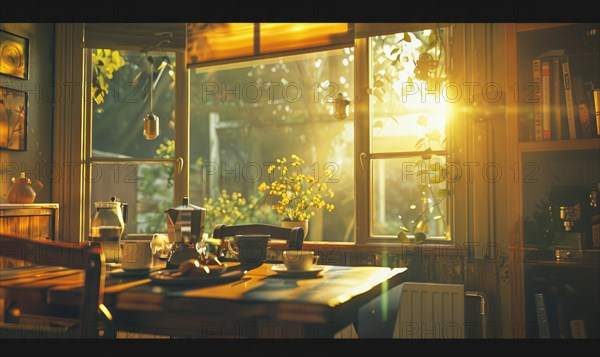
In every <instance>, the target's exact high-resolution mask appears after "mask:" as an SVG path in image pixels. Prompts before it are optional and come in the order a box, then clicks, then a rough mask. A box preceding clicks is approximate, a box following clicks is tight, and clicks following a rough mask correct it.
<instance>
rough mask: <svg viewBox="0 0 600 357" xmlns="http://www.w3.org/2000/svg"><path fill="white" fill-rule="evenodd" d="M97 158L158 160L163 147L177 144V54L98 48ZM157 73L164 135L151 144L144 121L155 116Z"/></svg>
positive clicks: (157, 108) (95, 100)
mask: <svg viewBox="0 0 600 357" xmlns="http://www.w3.org/2000/svg"><path fill="white" fill-rule="evenodd" d="M91 51H92V63H93V66H94V77H93V84H92V88H93V90H92V91H93V93H92V96H93V98H92V99H90V101H91V102H92V147H93V153H92V156H93V157H115V156H126V157H136V158H153V157H154V156H155V153H156V150H157V149H158V148H159V145H160V144H161V143H163V144H164V143H167V141H169V140H173V137H174V130H173V128H174V125H173V116H174V111H175V81H174V68H173V66H174V65H175V55H174V54H173V53H164V52H149V53H148V55H149V56H150V57H151V58H152V61H153V64H151V63H150V62H149V61H148V58H147V56H146V54H145V53H142V52H139V51H123V50H121V51H115V50H109V49H92V50H91ZM151 68H152V70H153V74H152V79H153V93H152V102H153V103H152V104H153V105H152V112H153V113H154V115H156V116H158V117H159V122H160V128H159V133H160V134H159V136H158V138H157V139H155V140H146V139H145V138H144V136H143V126H142V124H143V118H144V117H145V116H146V115H147V114H148V113H149V112H150V78H151V76H150V71H151Z"/></svg>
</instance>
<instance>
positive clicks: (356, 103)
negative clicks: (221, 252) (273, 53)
mask: <svg viewBox="0 0 600 357" xmlns="http://www.w3.org/2000/svg"><path fill="white" fill-rule="evenodd" d="M390 26H391V27H390ZM397 26H402V27H397ZM427 27H428V28H424V27H423V26H421V28H419V29H418V30H415V27H406V24H394V25H393V26H392V25H389V26H384V27H383V28H384V29H385V30H384V31H382V30H381V29H379V28H377V27H376V26H375V27H373V29H375V30H374V31H375V32H373V31H371V32H369V31H366V32H363V33H362V34H361V35H359V34H358V32H357V38H356V40H355V46H354V47H346V48H341V49H328V50H326V51H325V50H321V51H316V52H311V53H304V54H296V55H290V56H285V57H279V58H261V59H256V60H251V61H250V60H247V59H245V60H244V61H243V62H238V63H223V64H219V65H213V66H206V67H202V68H193V69H189V70H185V69H183V70H182V69H181V68H179V69H177V66H176V64H178V63H183V58H184V55H183V53H182V52H174V51H167V50H157V51H150V52H148V54H149V55H151V56H152V58H153V59H154V61H153V62H154V63H153V68H154V69H153V71H154V72H153V78H154V81H153V83H154V99H153V101H154V106H153V110H154V111H155V114H157V115H158V116H159V118H160V123H161V124H160V136H159V138H158V139H156V140H153V141H147V140H145V139H144V137H143V136H142V127H141V125H142V118H143V116H144V115H145V114H147V112H148V111H149V110H150V107H149V103H148V97H147V96H148V93H149V88H150V87H149V86H150V78H149V77H150V76H149V73H150V72H149V70H148V68H149V67H148V60H147V58H146V53H145V52H141V51H139V49H138V50H124V49H120V50H119V48H116V47H115V48H112V49H111V50H106V49H101V48H100V47H99V46H96V47H97V48H90V49H88V50H87V53H88V57H87V63H88V65H89V69H88V72H87V73H88V75H89V78H91V80H90V82H92V83H93V84H94V86H93V88H94V90H93V91H92V90H88V93H89V95H90V96H91V97H93V98H94V100H93V101H88V104H91V106H90V109H88V110H86V112H88V113H89V114H88V123H89V124H91V125H89V126H88V135H89V137H90V142H91V145H90V146H89V149H88V151H87V152H88V157H87V162H88V165H87V167H88V177H89V178H90V180H88V181H90V182H89V183H88V186H87V187H88V188H87V189H86V190H87V191H86V192H90V194H89V196H88V197H89V199H88V202H89V204H88V209H89V210H90V211H91V210H93V202H94V201H100V200H107V199H109V198H110V196H119V197H120V198H121V200H122V201H124V202H128V203H129V207H130V217H129V222H128V224H127V226H126V232H129V233H133V232H140V233H141V232H156V231H164V230H166V228H165V227H164V225H165V219H164V213H163V211H164V210H165V209H166V208H167V207H170V206H173V205H177V204H178V203H177V200H178V199H180V197H183V196H189V197H190V202H191V203H192V204H195V205H200V206H205V207H207V208H208V209H209V212H208V217H207V222H206V227H209V228H207V232H208V233H210V231H211V228H210V227H212V226H214V224H217V223H233V222H235V223H236V224H241V223H249V222H263V223H271V224H280V223H279V222H280V217H279V216H278V215H277V214H276V212H274V211H273V210H272V209H271V207H270V206H269V202H267V200H265V197H264V196H263V195H262V194H261V192H260V191H259V190H258V187H259V185H260V184H261V183H262V182H265V181H268V176H269V173H268V172H267V168H268V167H269V165H271V164H273V163H275V161H276V160H277V159H278V158H282V157H287V158H290V157H291V156H292V155H298V156H300V157H301V158H302V159H304V160H305V162H306V164H305V167H306V169H307V170H309V171H310V172H308V173H309V174H312V175H315V176H317V177H319V176H321V173H322V172H323V171H324V170H326V169H327V170H331V171H332V172H333V177H331V178H329V179H328V180H329V181H328V182H327V183H328V186H329V187H330V188H331V189H332V190H333V191H334V192H335V196H334V201H333V202H332V203H333V204H334V205H335V209H334V210H333V211H332V212H327V211H325V210H323V211H319V213H317V215H316V216H315V217H313V218H312V219H311V221H310V228H309V235H308V237H307V240H308V241H328V242H355V243H374V242H377V243H379V242H386V243H387V242H389V243H400V242H404V243H407V242H408V243H410V242H415V235H416V233H417V232H421V233H424V235H425V237H427V239H433V240H435V241H436V242H452V241H453V240H454V236H453V234H451V232H452V230H453V214H454V213H455V212H454V211H453V210H454V202H453V201H452V199H451V198H452V195H449V193H450V192H452V190H453V188H452V187H451V183H449V182H447V181H446V180H444V178H445V174H446V172H445V170H446V168H447V161H446V160H447V157H448V155H449V153H451V152H452V150H453V136H452V135H451V132H452V126H453V125H452V122H451V121H449V120H447V118H448V117H449V113H450V108H449V105H448V102H447V101H445V100H443V99H442V100H440V91H433V90H431V89H432V88H434V89H436V88H438V89H440V88H442V89H441V90H442V91H443V90H444V89H443V88H445V86H444V84H445V83H446V82H445V81H446V80H447V78H446V69H447V68H446V66H447V63H446V61H447V59H446V58H447V54H448V48H447V47H446V46H447V42H448V37H449V36H448V31H447V30H445V29H444V28H440V27H438V26H434V25H431V26H427ZM361 28H362V29H365V28H367V29H369V28H370V26H369V25H368V24H367V25H365V24H363V26H362V27H361ZM390 28H391V29H392V30H390ZM365 33H367V35H364V34H365ZM105 47H108V48H110V47H111V46H105ZM182 48H183V46H182ZM116 50H119V51H118V55H119V56H120V57H121V58H122V60H123V63H120V62H118V59H115V61H117V62H118V63H117V64H120V67H119V68H118V70H113V71H112V72H111V73H110V75H111V76H112V78H109V75H108V73H105V72H102V71H99V72H93V71H92V69H98V66H97V64H98V62H97V60H98V58H100V57H102V58H106V59H110V60H111V61H112V60H113V59H114V58H113V56H114V55H115V51H116ZM95 61H96V62H95ZM109 62H110V61H108V60H107V61H106V63H109ZM94 64H96V66H95V67H94ZM103 64H105V63H104V62H103ZM106 68H107V67H106ZM105 71H106V69H105ZM102 77H104V78H102ZM102 81H104V82H102ZM109 82H110V83H109ZM107 83H109V85H108V86H107V85H106V84H107ZM176 83H177V85H175V84H176ZM188 84H189V85H188ZM188 87H189V89H188V90H189V95H188V93H186V89H187V88H188ZM358 88H362V89H361V91H358ZM367 88H368V93H366V91H367ZM103 89H107V91H106V92H102V90H103ZM338 94H342V96H344V97H346V98H348V99H349V100H350V105H349V106H348V108H347V114H348V117H347V118H346V119H344V120H339V119H340V118H336V117H335V116H334V115H333V112H334V99H335V98H336V96H337V95H338ZM183 97H185V99H183ZM188 102H189V104H188ZM186 108H187V109H188V111H189V126H188V121H187V120H188V118H187V116H188V115H187V111H186ZM177 116H178V118H179V119H178V120H175V117H177ZM175 123H176V124H175ZM188 128H189V130H188ZM188 150H189V154H188ZM188 156H189V157H188ZM182 162H183V166H182V165H181V163H182ZM178 163H179V164H178ZM182 168H183V169H182ZM99 173H101V174H99ZM188 182H189V184H188ZM157 188H159V189H157ZM89 213H90V212H86V213H85V214H86V215H87V216H88V219H89V217H90V216H91V215H90V214H89ZM227 220H231V221H227Z"/></svg>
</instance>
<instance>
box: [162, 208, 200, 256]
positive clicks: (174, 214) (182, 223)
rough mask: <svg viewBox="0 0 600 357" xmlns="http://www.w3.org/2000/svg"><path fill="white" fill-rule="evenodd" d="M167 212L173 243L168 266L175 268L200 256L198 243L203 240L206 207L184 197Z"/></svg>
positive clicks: (170, 240)
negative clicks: (192, 202) (178, 204)
mask: <svg viewBox="0 0 600 357" xmlns="http://www.w3.org/2000/svg"><path fill="white" fill-rule="evenodd" d="M165 214H166V217H167V233H168V236H169V242H170V243H171V244H172V245H173V248H172V250H171V256H170V257H169V260H168V261H167V267H170V268H174V267H178V266H179V264H180V263H181V262H183V261H185V260H187V259H191V258H197V257H198V256H199V253H198V250H197V249H196V244H197V243H199V242H201V241H202V234H203V233H204V221H205V219H206V208H204V207H199V206H195V205H192V204H190V203H189V198H188V197H184V198H183V200H182V202H181V205H180V206H177V207H173V208H169V209H168V210H166V211H165Z"/></svg>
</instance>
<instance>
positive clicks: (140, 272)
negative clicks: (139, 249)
mask: <svg viewBox="0 0 600 357" xmlns="http://www.w3.org/2000/svg"><path fill="white" fill-rule="evenodd" d="M109 274H110V275H111V276H114V277H119V278H120V277H123V278H126V277H136V276H148V274H150V269H127V270H125V269H115V270H111V271H110V272H109Z"/></svg>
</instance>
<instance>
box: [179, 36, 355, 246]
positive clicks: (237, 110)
mask: <svg viewBox="0 0 600 357" xmlns="http://www.w3.org/2000/svg"><path fill="white" fill-rule="evenodd" d="M353 60H354V50H353V48H345V49H340V50H331V51H325V52H315V53H310V54H304V55H297V56H293V57H283V58H278V59H270V60H260V61H253V62H243V63H240V64H237V65H227V66H219V67H214V66H213V67H205V68H203V69H191V70H190V72H191V73H190V130H191V132H190V137H191V138H192V139H191V140H190V159H191V162H192V163H194V165H193V166H192V167H191V169H192V171H191V173H190V182H191V183H193V184H191V185H190V196H191V197H206V198H208V199H210V201H208V202H204V203H202V202H200V203H201V204H205V205H206V206H207V208H209V212H208V213H207V219H208V220H207V227H211V226H213V225H214V224H215V223H226V224H227V223H237V224H240V223H249V222H263V223H271V224H277V225H279V224H280V221H281V218H280V217H279V216H278V215H277V213H276V212H275V211H274V210H272V209H271V208H270V205H271V204H272V203H274V202H270V201H269V200H268V197H265V196H264V195H262V193H261V192H260V191H259V190H258V187H259V185H260V184H261V183H262V182H269V173H268V172H267V169H268V167H269V166H270V165H272V164H274V163H276V160H277V159H280V158H283V157H286V158H287V159H288V160H290V158H291V156H292V155H297V156H299V157H300V158H302V159H303V160H304V161H305V164H304V165H303V169H304V170H305V171H304V172H303V173H305V174H309V175H312V176H315V177H317V178H321V177H322V176H323V173H324V170H330V171H331V172H332V173H333V176H332V177H330V178H327V179H326V181H325V183H326V184H327V185H328V187H329V188H331V189H332V190H333V191H334V192H335V196H334V197H333V198H332V203H333V204H334V206H335V209H334V210H333V211H332V212H327V211H325V210H322V211H317V212H316V215H315V216H314V217H313V218H311V220H310V228H309V231H308V236H307V240H313V241H338V242H339V241H343V242H352V241H354V234H353V228H354V204H353V202H354V180H353V175H354V174H353V173H354V161H353V156H354V144H353V137H354V124H353V115H352V113H351V112H349V114H350V115H349V117H348V118H346V119H345V120H336V119H335V118H334V116H333V110H334V109H333V103H332V100H333V99H334V97H335V96H336V95H337V94H338V93H342V94H343V95H344V96H345V97H348V98H352V97H353V95H354V86H353V82H354V81H353V74H354V66H353ZM325 222H326V223H325Z"/></svg>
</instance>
